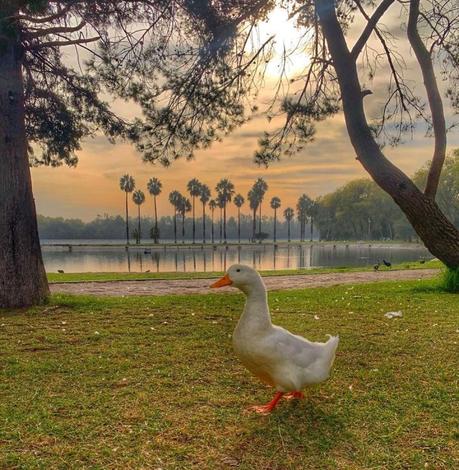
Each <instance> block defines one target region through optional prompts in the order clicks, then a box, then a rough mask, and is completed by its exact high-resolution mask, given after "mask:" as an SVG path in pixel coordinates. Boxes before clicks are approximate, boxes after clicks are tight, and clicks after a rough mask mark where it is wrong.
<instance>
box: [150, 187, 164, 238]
mask: <svg viewBox="0 0 459 470" xmlns="http://www.w3.org/2000/svg"><path fill="white" fill-rule="evenodd" d="M162 187H163V185H162V183H161V181H159V179H158V178H150V180H149V181H148V183H147V189H148V192H149V193H150V194H151V195H152V196H153V201H154V204H155V231H154V237H153V238H154V242H155V243H158V241H159V240H158V239H159V229H158V211H157V208H156V196H159V195H160V194H161V189H162Z"/></svg>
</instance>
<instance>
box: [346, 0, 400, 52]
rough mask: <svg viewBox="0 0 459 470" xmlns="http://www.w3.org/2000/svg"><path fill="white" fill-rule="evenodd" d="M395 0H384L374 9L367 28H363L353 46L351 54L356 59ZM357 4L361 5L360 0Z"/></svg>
mask: <svg viewBox="0 0 459 470" xmlns="http://www.w3.org/2000/svg"><path fill="white" fill-rule="evenodd" d="M394 1H395V0H383V1H382V2H381V3H380V4H379V6H378V7H377V8H376V10H375V11H374V13H373V15H372V16H371V18H369V19H368V23H367V25H366V26H365V29H364V30H363V32H362V34H361V35H360V37H359V39H357V42H356V43H355V45H354V47H353V48H352V51H351V56H352V58H353V59H354V60H357V57H358V56H359V54H360V52H361V51H362V49H363V47H364V46H365V44H366V43H367V41H368V38H369V37H370V36H371V33H372V32H373V30H374V29H375V28H376V26H377V24H378V21H379V20H380V19H381V17H382V16H383V15H384V13H386V11H387V10H388V9H389V7H390V6H391V5H392V4H393V3H394ZM357 6H358V7H360V2H359V1H357Z"/></svg>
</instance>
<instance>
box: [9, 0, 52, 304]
mask: <svg viewBox="0 0 459 470" xmlns="http://www.w3.org/2000/svg"><path fill="white" fill-rule="evenodd" d="M8 10H9V8H8ZM11 13H13V12H11ZM48 295H49V289H48V282H47V279H46V273H45V269H44V266H43V260H42V255H41V249H40V241H39V237H38V228H37V218H36V212H35V202H34V198H33V194H32V180H31V176H30V168H29V161H28V155H27V138H26V133H25V124H24V90H23V82H22V51H21V50H20V48H19V45H18V44H16V41H15V38H10V37H7V36H5V35H4V36H1V43H0V307H2V308H4V307H8V308H14V307H28V306H31V305H36V304H41V303H43V302H44V301H45V300H46V298H47V296H48Z"/></svg>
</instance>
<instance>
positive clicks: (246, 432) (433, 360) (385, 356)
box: [0, 281, 459, 470]
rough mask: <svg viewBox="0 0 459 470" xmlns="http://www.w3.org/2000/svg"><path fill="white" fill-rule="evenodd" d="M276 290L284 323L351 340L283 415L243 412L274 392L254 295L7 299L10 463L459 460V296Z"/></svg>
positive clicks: (262, 464) (378, 289)
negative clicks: (247, 314) (244, 328)
mask: <svg viewBox="0 0 459 470" xmlns="http://www.w3.org/2000/svg"><path fill="white" fill-rule="evenodd" d="M270 303H271V306H272V310H273V316H274V321H275V322H276V323H278V324H281V325H283V326H285V327H287V328H289V329H291V330H292V331H294V332H297V333H299V334H304V335H307V336H308V337H309V338H310V339H313V340H323V339H325V334H326V333H331V334H336V333H339V335H340V337H341V344H340V348H339V353H338V356H337V359H336V364H335V371H334V374H333V377H332V378H331V379H330V380H329V381H328V382H327V383H325V384H323V385H321V386H318V387H315V388H312V389H310V390H309V391H308V392H307V399H306V400H305V401H303V402H298V403H287V402H284V403H282V405H281V406H280V407H279V409H278V410H276V412H275V413H274V414H273V415H271V416H269V417H260V416H253V415H247V414H244V413H242V410H243V408H244V407H246V406H248V405H251V404H253V403H262V402H264V401H267V400H268V399H270V398H271V391H270V390H269V389H267V388H265V387H264V386H262V385H260V384H259V383H258V382H257V381H256V380H255V379H252V378H251V376H250V375H249V374H248V373H247V372H246V371H245V370H244V369H243V368H242V367H241V366H240V364H239V363H238V362H237V360H236V359H235V357H234V355H233V353H232V351H231V344H230V335H231V332H232V330H233V328H234V326H235V323H236V321H237V318H238V316H239V314H240V311H241V309H242V304H243V298H242V296H240V295H238V294H228V295H218V294H211V295H206V296H199V295H196V296H183V297H180V296H174V297H157V298H135V297H133V298H103V299H98V298H94V297H66V296H54V297H53V298H52V302H51V304H50V305H48V306H46V307H41V308H35V309H31V310H28V311H18V312H1V313H0V325H1V326H0V351H1V352H0V370H1V374H2V377H1V380H0V468H7V469H15V468H27V469H29V468H46V469H54V468H88V469H89V468H91V469H106V468H119V469H126V468H133V469H134V468H139V469H140V468H162V469H188V468H196V469H203V468H205V469H207V468H209V469H213V468H233V467H236V466H237V467H238V468H241V469H247V470H249V469H267V468H273V469H274V468H277V469H300V468H305V469H306V468H318V469H319V468H320V469H328V468H330V469H332V468H333V469H334V468H346V469H369V468H378V469H391V470H392V469H402V468H425V467H426V464H427V466H428V468H435V469H449V468H454V467H456V466H457V459H458V458H459V453H458V447H457V440H456V439H457V434H454V429H455V426H456V425H457V413H455V410H456V411H457V401H456V402H454V400H455V397H456V398H457V386H458V376H457V368H458V354H457V352H458V346H457V343H458V341H459V334H458V330H457V328H458V320H459V308H458V307H459V300H458V297H457V295H453V294H447V293H444V292H442V291H439V290H436V289H435V288H433V287H431V284H429V282H426V281H424V282H419V281H418V282H395V283H394V282H392V283H379V284H377V285H375V284H373V285H372V284H366V285H356V286H341V287H333V288H322V289H308V290H304V291H284V292H273V293H271V294H270ZM390 310H402V312H403V318H400V319H392V320H388V319H386V318H385V317H384V313H385V312H387V311H390ZM314 315H317V316H318V319H315V318H314ZM456 429H457V427H456Z"/></svg>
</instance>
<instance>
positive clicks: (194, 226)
mask: <svg viewBox="0 0 459 470" xmlns="http://www.w3.org/2000/svg"><path fill="white" fill-rule="evenodd" d="M194 206H195V196H193V244H194V243H195V240H196V219H195V212H194Z"/></svg>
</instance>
